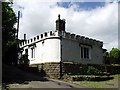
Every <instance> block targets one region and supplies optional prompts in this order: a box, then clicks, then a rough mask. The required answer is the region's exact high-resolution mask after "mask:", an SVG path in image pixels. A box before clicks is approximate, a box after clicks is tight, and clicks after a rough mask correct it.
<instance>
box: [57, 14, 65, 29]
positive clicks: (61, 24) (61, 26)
mask: <svg viewBox="0 0 120 90" xmlns="http://www.w3.org/2000/svg"><path fill="white" fill-rule="evenodd" d="M56 30H58V31H65V19H62V20H61V19H60V14H59V15H58V20H56Z"/></svg>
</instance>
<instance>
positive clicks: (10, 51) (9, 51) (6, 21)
mask: <svg viewBox="0 0 120 90" xmlns="http://www.w3.org/2000/svg"><path fill="white" fill-rule="evenodd" d="M10 5H12V2H2V59H3V62H4V63H6V64H12V63H15V62H16V59H17V39H16V29H15V27H14V25H15V23H16V22H17V18H16V15H15V13H14V11H13V9H12V7H11V6H10Z"/></svg>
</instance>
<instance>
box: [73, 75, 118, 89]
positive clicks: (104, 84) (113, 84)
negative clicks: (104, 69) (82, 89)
mask: <svg viewBox="0 0 120 90" xmlns="http://www.w3.org/2000/svg"><path fill="white" fill-rule="evenodd" d="M112 76H113V77H114V79H112V80H107V81H74V82H73V83H75V84H79V85H82V86H86V87H90V88H118V80H120V74H116V75H112ZM118 78H119V79H118ZM119 82H120V81H119Z"/></svg>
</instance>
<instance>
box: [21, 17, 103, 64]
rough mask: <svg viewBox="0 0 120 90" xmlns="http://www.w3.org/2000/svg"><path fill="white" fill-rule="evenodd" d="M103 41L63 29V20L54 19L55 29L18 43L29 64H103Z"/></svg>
mask: <svg viewBox="0 0 120 90" xmlns="http://www.w3.org/2000/svg"><path fill="white" fill-rule="evenodd" d="M102 46H103V42H101V41H98V40H95V39H91V38H87V37H84V36H80V35H75V34H71V33H69V32H66V31H65V20H61V19H60V15H59V16H58V20H56V30H55V31H48V32H45V33H43V34H40V35H38V36H35V37H34V38H31V39H29V40H26V39H25V40H24V41H23V42H21V43H20V44H19V47H20V48H21V49H22V52H21V54H22V55H24V54H27V55H28V57H27V58H28V60H29V62H30V65H31V64H40V63H46V62H75V63H81V64H103V49H102Z"/></svg>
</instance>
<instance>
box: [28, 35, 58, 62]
mask: <svg viewBox="0 0 120 90" xmlns="http://www.w3.org/2000/svg"><path fill="white" fill-rule="evenodd" d="M43 42H44V43H43ZM28 55H29V56H28V59H29V60H30V64H38V63H45V62H60V39H58V38H54V37H53V38H51V39H45V40H44V41H40V42H38V43H36V47H35V58H31V48H29V50H28Z"/></svg>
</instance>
